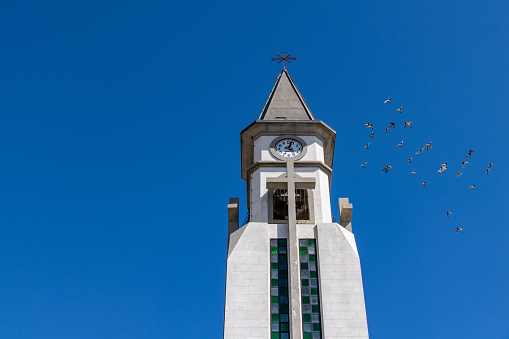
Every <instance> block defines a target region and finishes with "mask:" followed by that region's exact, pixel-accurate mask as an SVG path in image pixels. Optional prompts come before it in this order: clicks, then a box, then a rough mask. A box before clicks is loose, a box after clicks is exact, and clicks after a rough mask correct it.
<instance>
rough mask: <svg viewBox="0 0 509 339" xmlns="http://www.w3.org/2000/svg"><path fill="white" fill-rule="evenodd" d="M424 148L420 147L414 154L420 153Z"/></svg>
mask: <svg viewBox="0 0 509 339" xmlns="http://www.w3.org/2000/svg"><path fill="white" fill-rule="evenodd" d="M423 150H424V148H421V149H420V150H418V151H417V152H415V154H422V151H423Z"/></svg>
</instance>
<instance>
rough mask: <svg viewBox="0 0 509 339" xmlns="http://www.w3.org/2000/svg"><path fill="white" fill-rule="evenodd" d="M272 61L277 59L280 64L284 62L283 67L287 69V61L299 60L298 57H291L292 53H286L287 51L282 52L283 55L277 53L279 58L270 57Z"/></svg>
mask: <svg viewBox="0 0 509 339" xmlns="http://www.w3.org/2000/svg"><path fill="white" fill-rule="evenodd" d="M270 60H271V61H277V63H278V64H279V63H280V62H281V61H282V62H283V69H286V62H287V61H288V62H289V63H292V62H291V61H290V60H297V57H291V56H290V54H288V55H286V52H281V55H279V54H278V55H277V58H270Z"/></svg>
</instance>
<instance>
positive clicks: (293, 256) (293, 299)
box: [286, 159, 302, 339]
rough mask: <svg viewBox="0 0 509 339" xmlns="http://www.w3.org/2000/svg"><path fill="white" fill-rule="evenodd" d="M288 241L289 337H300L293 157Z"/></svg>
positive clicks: (296, 338)
mask: <svg viewBox="0 0 509 339" xmlns="http://www.w3.org/2000/svg"><path fill="white" fill-rule="evenodd" d="M286 166H287V172H286V173H287V175H288V178H287V180H288V242H289V247H288V250H289V254H290V255H289V260H288V262H289V265H288V266H289V267H288V269H289V278H290V279H289V284H290V286H289V287H290V308H291V314H292V321H291V323H290V328H291V332H290V333H291V334H290V336H291V338H292V339H302V321H301V317H302V305H301V297H300V276H299V238H298V237H297V211H296V208H295V167H294V161H293V159H288V161H287V163H286Z"/></svg>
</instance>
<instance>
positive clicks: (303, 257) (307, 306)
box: [299, 239, 322, 339]
mask: <svg viewBox="0 0 509 339" xmlns="http://www.w3.org/2000/svg"><path fill="white" fill-rule="evenodd" d="M299 253H300V281H301V292H302V330H303V332H304V339H321V338H322V326H321V317H320V294H319V290H318V269H317V259H316V244H315V239H300V240H299Z"/></svg>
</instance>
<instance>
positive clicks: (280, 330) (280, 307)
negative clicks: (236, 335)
mask: <svg viewBox="0 0 509 339" xmlns="http://www.w3.org/2000/svg"><path fill="white" fill-rule="evenodd" d="M286 243H287V241H286V239H270V317H271V319H270V327H271V328H270V332H271V339H288V338H289V332H290V326H289V324H290V322H289V307H288V258H287V247H286Z"/></svg>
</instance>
